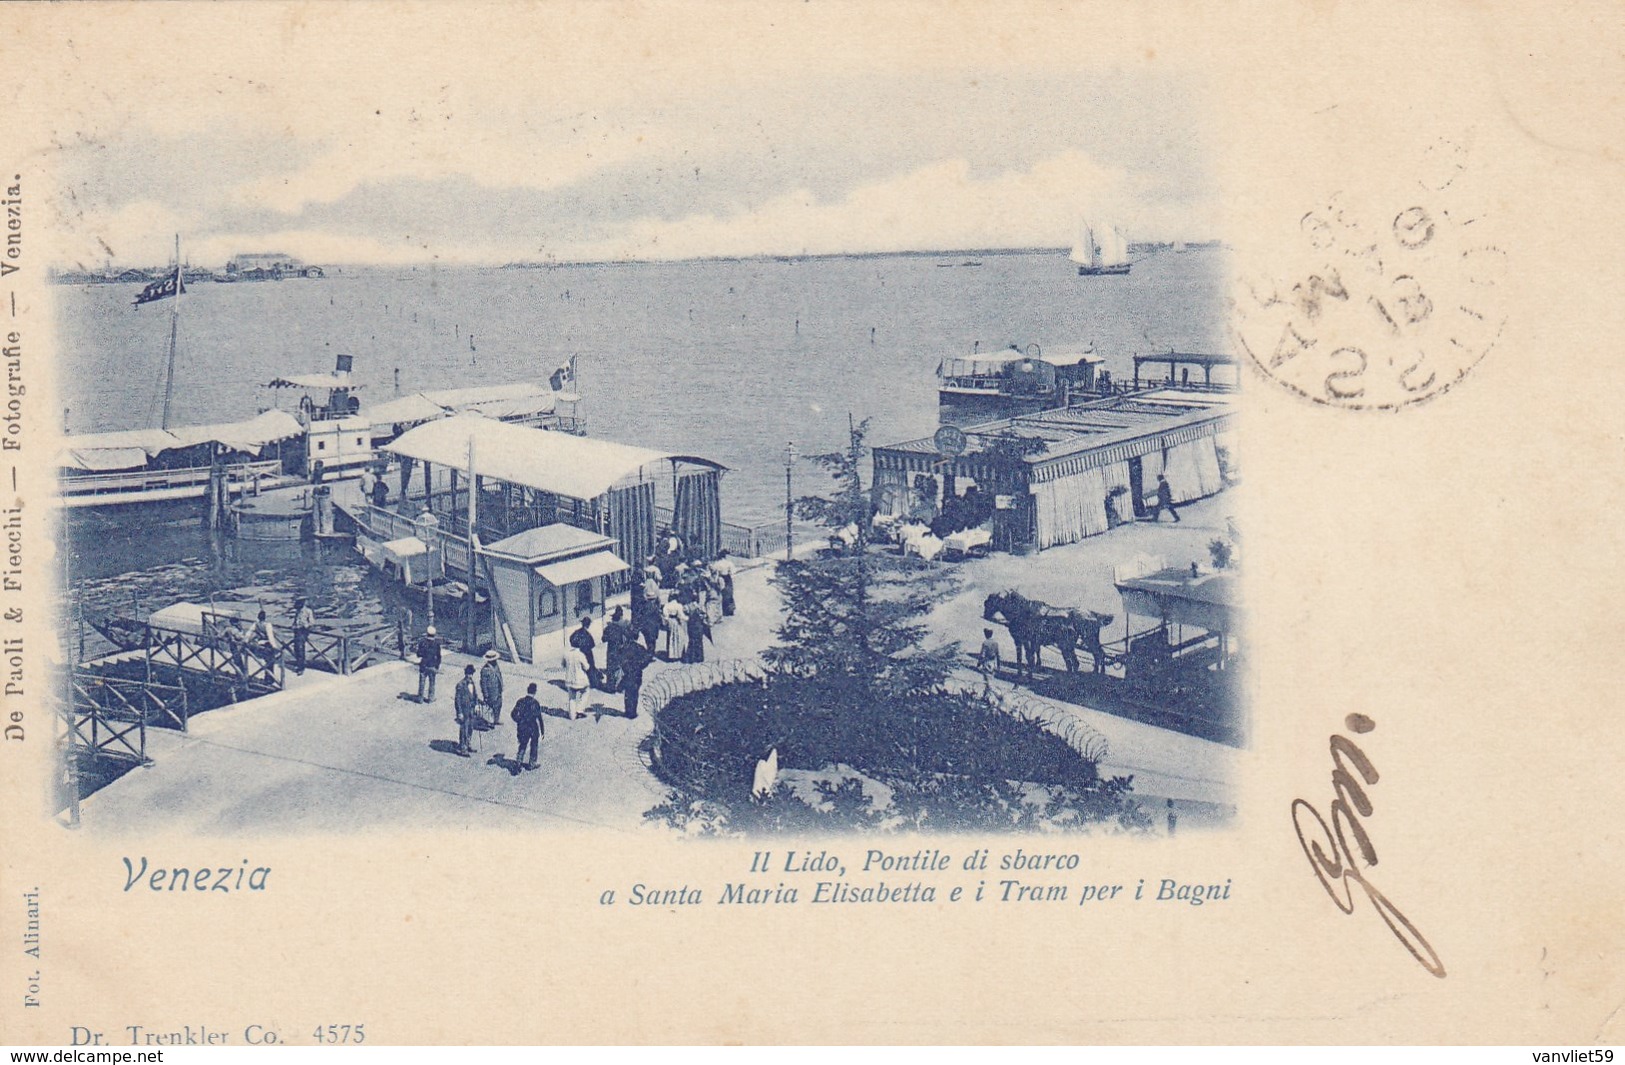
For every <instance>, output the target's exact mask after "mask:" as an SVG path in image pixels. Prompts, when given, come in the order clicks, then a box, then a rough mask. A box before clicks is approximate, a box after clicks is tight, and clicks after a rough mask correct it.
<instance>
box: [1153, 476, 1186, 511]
mask: <svg viewBox="0 0 1625 1065" xmlns="http://www.w3.org/2000/svg"><path fill="white" fill-rule="evenodd" d="M1164 510H1166V511H1167V512H1168V513H1170V514H1172V515H1173V516H1174V521H1176V522H1177V521H1178V520H1179V511H1177V510H1175V509H1174V490H1173V489H1172V488H1170V487H1169V486H1168V478H1166V477H1164V476H1163V475H1162V474H1160V473H1159V474H1157V509H1156V511H1155V512H1154V513H1153V514H1152V515H1151V520H1152V521H1161V520H1162V512H1163V511H1164Z"/></svg>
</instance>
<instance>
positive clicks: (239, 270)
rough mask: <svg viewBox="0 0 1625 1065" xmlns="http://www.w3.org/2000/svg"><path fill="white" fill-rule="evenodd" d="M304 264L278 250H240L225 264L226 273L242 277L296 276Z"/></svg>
mask: <svg viewBox="0 0 1625 1065" xmlns="http://www.w3.org/2000/svg"><path fill="white" fill-rule="evenodd" d="M303 269H304V264H303V263H301V262H300V261H299V260H298V259H295V258H294V257H293V256H291V255H287V254H284V253H283V252H279V251H258V252H242V253H239V254H238V255H236V256H234V257H233V258H232V260H231V261H230V262H228V263H227V264H226V273H228V274H236V275H240V276H242V277H256V278H259V277H281V276H284V275H291V276H298V275H299V273H300V271H301V270H303Z"/></svg>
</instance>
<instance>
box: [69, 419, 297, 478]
mask: <svg viewBox="0 0 1625 1065" xmlns="http://www.w3.org/2000/svg"><path fill="white" fill-rule="evenodd" d="M304 431H305V430H304V428H303V427H302V426H301V425H300V424H299V420H298V419H297V418H295V417H294V416H293V415H291V414H289V413H288V412H287V411H281V410H268V411H266V412H265V413H263V414H260V415H258V416H257V417H254V418H250V419H249V420H248V421H246V422H228V423H226V424H224V425H191V426H182V427H180V428H178V429H171V430H169V431H167V432H166V431H164V430H163V429H130V430H127V431H125V432H119V433H90V434H85V435H80V436H67V437H63V438H62V448H61V450H60V451H58V452H57V465H58V466H60V467H62V468H64V469H69V470H96V471H102V470H129V469H136V468H139V467H141V466H145V465H146V464H147V460H148V459H151V458H153V457H155V456H156V455H157V454H158V453H159V452H161V451H172V450H174V449H175V448H183V447H195V446H197V445H198V444H208V443H218V444H222V445H224V446H225V447H226V448H227V449H229V450H231V451H246V452H248V453H250V454H253V455H258V454H259V453H260V451H261V449H263V448H264V447H265V445H266V444H271V443H275V442H276V441H278V440H287V439H290V438H292V437H295V436H298V435H299V434H300V433H303V432H304Z"/></svg>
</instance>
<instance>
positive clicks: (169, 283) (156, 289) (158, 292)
mask: <svg viewBox="0 0 1625 1065" xmlns="http://www.w3.org/2000/svg"><path fill="white" fill-rule="evenodd" d="M185 291H186V283H185V282H183V281H182V280H181V268H180V267H179V266H177V267H175V272H174V273H173V274H170V275H169V276H168V277H165V278H162V279H160V280H158V281H154V282H153V283H152V284H150V285H148V286H147V287H146V288H144V289H142V290H141V291H140V292H138V293H136V295H135V306H137V307H139V306H141V305H142V304H143V303H156V302H157V301H158V300H166V299H169V297H171V296H178V295H180V294H181V293H182V292H185Z"/></svg>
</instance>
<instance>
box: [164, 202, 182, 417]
mask: <svg viewBox="0 0 1625 1065" xmlns="http://www.w3.org/2000/svg"><path fill="white" fill-rule="evenodd" d="M180 317H181V235H180V234H179V233H176V234H175V302H174V303H173V304H172V305H171V306H170V308H169V362H168V364H167V366H166V367H165V370H164V419H163V423H162V424H161V425H159V428H160V429H168V428H169V411H170V405H171V403H172V402H173V400H174V398H175V337H176V334H177V333H178V332H179V330H180Z"/></svg>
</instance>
